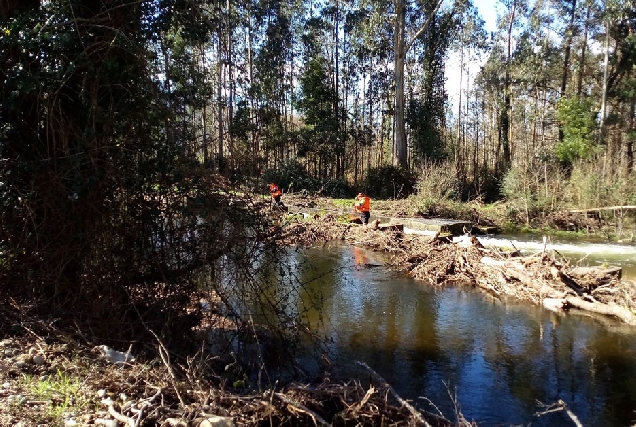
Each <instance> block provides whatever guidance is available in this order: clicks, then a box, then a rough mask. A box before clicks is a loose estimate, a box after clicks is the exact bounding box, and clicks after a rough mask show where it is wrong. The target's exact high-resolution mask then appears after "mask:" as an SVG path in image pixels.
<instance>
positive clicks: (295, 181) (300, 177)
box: [264, 160, 320, 192]
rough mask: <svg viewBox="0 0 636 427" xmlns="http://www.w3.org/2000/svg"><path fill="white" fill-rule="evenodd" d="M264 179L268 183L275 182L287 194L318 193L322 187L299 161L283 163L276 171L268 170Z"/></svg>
mask: <svg viewBox="0 0 636 427" xmlns="http://www.w3.org/2000/svg"><path fill="white" fill-rule="evenodd" d="M264 178H265V181H266V182H267V183H270V182H274V183H276V185H278V186H279V187H280V188H281V189H283V190H284V191H285V192H293V191H301V190H308V191H316V190H318V188H319V185H320V183H319V181H318V180H317V179H315V178H313V177H312V176H311V175H310V174H309V173H308V172H307V170H306V169H305V166H304V165H303V164H302V163H300V162H299V161H298V160H289V161H286V162H282V163H280V164H279V165H278V166H277V167H276V168H275V169H268V170H266V171H265V174H264Z"/></svg>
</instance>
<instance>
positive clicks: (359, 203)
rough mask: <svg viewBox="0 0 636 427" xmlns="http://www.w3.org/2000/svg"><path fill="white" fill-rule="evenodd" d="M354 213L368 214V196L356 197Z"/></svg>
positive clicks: (369, 200)
mask: <svg viewBox="0 0 636 427" xmlns="http://www.w3.org/2000/svg"><path fill="white" fill-rule="evenodd" d="M355 208H356V212H369V211H370V210H371V199H370V198H369V196H362V197H358V196H356V202H355Z"/></svg>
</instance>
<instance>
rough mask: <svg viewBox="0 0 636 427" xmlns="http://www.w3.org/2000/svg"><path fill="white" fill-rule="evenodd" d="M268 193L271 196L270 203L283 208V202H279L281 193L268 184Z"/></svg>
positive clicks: (274, 186)
mask: <svg viewBox="0 0 636 427" xmlns="http://www.w3.org/2000/svg"><path fill="white" fill-rule="evenodd" d="M269 193H270V194H271V195H272V200H273V202H272V203H275V204H276V206H281V207H283V206H285V205H284V204H283V202H282V201H281V200H280V197H281V196H282V195H283V192H282V191H280V189H279V188H278V186H277V185H276V184H274V183H271V184H269Z"/></svg>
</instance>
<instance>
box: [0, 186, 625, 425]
mask: <svg viewBox="0 0 636 427" xmlns="http://www.w3.org/2000/svg"><path fill="white" fill-rule="evenodd" d="M298 197H299V198H298V200H296V201H294V202H293V204H292V201H291V200H292V198H291V197H287V198H285V202H286V203H288V204H289V205H290V206H295V207H302V206H303V204H306V205H305V206H310V205H313V207H315V208H317V210H318V211H324V212H319V213H317V214H316V215H315V216H314V217H311V218H305V216H304V215H300V214H299V212H300V211H298V212H294V211H292V212H290V213H291V215H289V214H282V213H279V214H276V215H274V218H273V220H274V221H273V222H274V224H277V225H279V226H280V229H279V230H278V231H279V233H274V234H273V235H276V236H278V239H279V242H280V243H281V244H282V245H299V246H308V245H319V244H322V243H324V242H327V241H330V240H341V241H342V240H344V241H346V242H348V243H350V244H352V245H357V246H364V247H366V248H369V249H372V250H376V251H383V252H387V253H389V254H390V255H391V257H390V262H389V267H390V268H393V269H396V270H401V271H403V272H405V273H406V274H409V275H411V276H412V277H414V278H416V279H419V280H425V281H429V282H431V283H433V284H435V285H437V286H443V285H444V284H447V283H463V284H467V285H469V286H479V287H482V288H483V289H486V290H487V291H488V292H490V293H494V294H495V295H500V296H504V295H514V296H515V297H516V298H519V299H522V300H528V301H533V302H534V303H537V304H539V303H543V301H544V300H546V299H547V295H550V297H551V298H561V300H562V301H566V302H567V303H568V304H576V303H577V302H580V303H581V304H583V303H585V302H588V303H589V301H588V300H586V299H585V298H588V299H589V298H593V299H595V300H600V301H602V302H603V303H604V304H607V305H610V303H612V304H616V305H619V306H620V305H621V304H624V301H628V302H629V303H630V304H631V300H632V299H631V294H629V288H621V287H620V286H622V285H619V283H622V282H617V281H616V280H615V279H614V278H610V279H609V281H608V282H607V283H605V284H603V285H599V286H596V287H594V284H593V283H592V282H590V283H591V284H588V285H587V286H588V288H590V289H591V291H590V293H589V294H588V295H585V293H583V294H582V296H581V295H579V294H578V293H577V292H576V290H575V289H574V288H572V286H571V284H568V283H567V282H566V281H564V280H566V279H564V278H574V277H575V276H574V275H573V274H572V271H571V270H570V269H569V267H568V266H564V265H562V264H560V263H558V262H557V261H555V260H554V259H553V258H552V257H550V256H546V257H544V256H543V254H541V256H537V257H534V258H532V259H529V260H532V262H527V263H526V262H525V261H526V260H524V262H522V263H521V264H522V265H519V261H520V260H521V258H519V257H515V256H513V254H508V253H504V252H497V251H490V252H487V251H485V249H484V248H479V247H478V246H475V245H471V246H468V247H462V246H460V245H455V244H452V243H448V242H447V241H445V240H444V239H443V238H442V239H439V238H438V239H432V238H430V237H422V236H417V235H405V234H403V233H401V232H400V231H399V230H398V229H388V230H385V231H380V230H374V229H372V228H367V227H362V226H359V225H356V224H351V223H346V222H344V221H343V218H342V216H341V215H337V214H334V213H330V207H329V205H327V204H325V205H321V203H322V202H321V201H318V202H317V200H316V199H314V198H304V197H302V196H298ZM324 203H327V202H326V201H325V202H324ZM377 205H380V203H379V202H378V203H377ZM259 206H260V205H259ZM261 207H262V206H261ZM334 207H335V208H338V209H340V210H342V209H344V210H346V207H345V205H344V203H343V206H338V205H334ZM411 208H412V207H409V206H408V205H404V204H402V203H401V202H397V203H389V202H386V205H385V209H383V213H384V214H386V215H399V214H402V215H409V214H410V213H411V211H410V210H409V209H411ZM265 211H266V212H268V213H271V212H269V211H268V210H267V209H265ZM377 211H380V206H377ZM294 213H296V215H294ZM345 216H348V215H345ZM481 221H482V222H481V224H487V223H488V221H489V220H488V219H487V218H486V219H484V218H482V220H481ZM275 228H276V227H275ZM488 258H490V259H492V260H494V261H495V262H494V263H493V262H490V263H488V262H486V263H484V262H483V261H484V259H488ZM508 263H512V264H510V265H508ZM521 267H523V268H524V269H526V270H527V271H530V272H531V274H533V275H534V276H528V277H541V278H542V279H541V280H542V282H540V284H541V287H540V288H538V289H537V287H536V286H533V285H532V283H524V282H523V280H524V277H526V272H524V271H523V270H519V271H520V273H517V274H516V276H515V275H514V274H513V273H514V272H515V269H520V268H521ZM546 271H550V273H551V274H552V276H549V275H548V276H546V277H543V276H542V275H545V274H547V273H546ZM553 272H556V276H555V275H554V274H553ZM575 280H579V279H575ZM532 282H533V281H532ZM577 283H578V284H579V286H580V287H581V286H582V283H581V282H579V281H577ZM548 287H550V288H548ZM572 292H574V294H576V296H575V295H574V294H572ZM577 297H578V298H580V300H581V301H579V300H578V299H577ZM604 301H607V302H604ZM566 308H568V307H565V306H562V307H561V308H560V309H566ZM0 319H1V320H2V322H0V324H1V325H2V326H1V327H0V332H1V336H2V340H1V342H0V383H1V384H2V387H1V389H0V425H17V426H31V425H53V426H75V425H87V426H88V425H103V426H142V425H148V426H188V427H190V426H201V427H204V426H227V425H237V426H238V425H241V426H243V425H245V426H251V425H277V426H278V425H330V424H331V425H348V424H359V423H360V424H366V425H390V424H391V425H392V424H399V425H438V426H441V425H459V426H467V425H472V424H471V423H469V422H468V421H466V420H464V419H463V417H462V416H461V414H460V413H457V414H444V415H446V416H453V417H454V418H455V421H454V422H450V421H448V420H445V419H444V418H442V417H440V416H436V415H433V414H423V413H420V412H418V411H416V410H415V409H413V408H412V407H411V406H410V404H409V402H407V401H404V400H402V399H401V397H400V396H399V395H397V394H396V393H395V392H394V391H393V390H392V388H391V385H390V384H387V383H386V382H384V381H383V380H382V379H381V378H379V379H376V381H375V382H374V385H373V387H371V388H365V387H362V386H361V385H360V384H359V383H357V382H355V381H354V382H347V383H346V384H345V383H341V384H332V383H330V382H328V381H324V382H319V383H312V384H311V385H309V384H307V383H304V384H297V383H291V384H285V385H278V384H271V383H267V382H265V381H263V382H262V383H261V382H260V380H259V382H258V384H254V383H252V384H250V385H249V386H247V385H246V384H245V383H244V381H243V380H242V377H240V376H238V375H237V374H236V373H235V372H234V370H233V369H234V368H233V366H234V365H233V363H232V360H231V358H229V356H228V355H221V356H219V355H216V354H214V355H210V354H206V353H204V352H200V353H197V354H196V355H188V357H185V356H177V355H174V354H172V355H170V356H169V353H168V352H167V351H166V350H165V348H163V346H162V343H161V340H160V339H159V338H157V340H156V342H150V343H144V344H143V345H144V346H150V347H155V348H156V349H157V353H158V354H159V355H160V356H161V357H160V358H158V359H147V360H146V359H144V358H143V356H142V355H135V354H132V355H128V356H132V357H134V359H131V358H129V357H127V355H126V351H127V350H128V348H127V345H126V346H125V347H126V348H124V347H122V348H114V349H111V350H108V349H105V348H104V347H103V346H101V344H100V343H91V344H90V345H87V344H86V342H87V341H88V342H90V339H86V337H81V336H72V335H69V334H68V331H60V330H56V329H55V327H54V326H53V325H54V324H55V319H33V318H30V317H29V315H28V310H27V308H20V307H10V306H7V307H6V308H5V310H0ZM122 355H123V356H122ZM119 357H123V358H124V359H123V361H122V360H121V359H118V358H119ZM370 375H373V374H372V373H370ZM561 410H563V411H565V410H566V408H565V407H563V408H561Z"/></svg>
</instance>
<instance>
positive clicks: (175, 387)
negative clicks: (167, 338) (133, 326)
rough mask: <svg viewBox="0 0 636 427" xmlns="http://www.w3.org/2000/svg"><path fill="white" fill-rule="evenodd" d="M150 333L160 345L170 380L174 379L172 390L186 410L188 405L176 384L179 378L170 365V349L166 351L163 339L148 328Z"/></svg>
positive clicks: (160, 354)
mask: <svg viewBox="0 0 636 427" xmlns="http://www.w3.org/2000/svg"><path fill="white" fill-rule="evenodd" d="M148 331H149V332H150V333H151V334H152V335H154V336H155V339H156V340H157V342H158V343H159V345H158V348H159V356H161V360H162V361H163V364H164V365H165V366H166V368H167V369H168V372H169V373H170V378H171V379H172V388H174V391H175V393H176V394H177V397H178V398H179V402H181V406H182V407H184V408H185V407H186V403H185V401H184V400H183V397H181V393H179V387H177V384H176V379H177V376H176V375H175V373H174V369H172V364H171V363H170V354H169V353H168V349H166V346H165V345H164V344H163V341H161V338H159V336H158V335H157V334H156V333H155V331H153V330H152V329H150V328H148Z"/></svg>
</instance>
